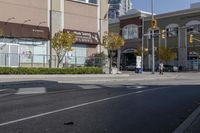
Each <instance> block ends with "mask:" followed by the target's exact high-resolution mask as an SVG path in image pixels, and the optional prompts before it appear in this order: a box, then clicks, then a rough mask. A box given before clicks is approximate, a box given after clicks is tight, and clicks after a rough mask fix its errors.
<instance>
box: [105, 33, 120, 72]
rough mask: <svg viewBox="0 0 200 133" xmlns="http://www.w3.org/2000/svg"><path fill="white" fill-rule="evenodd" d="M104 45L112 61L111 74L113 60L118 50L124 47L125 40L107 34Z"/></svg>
mask: <svg viewBox="0 0 200 133" xmlns="http://www.w3.org/2000/svg"><path fill="white" fill-rule="evenodd" d="M102 45H103V46H104V47H105V48H106V49H107V50H108V57H109V60H110V64H109V73H111V67H112V60H113V56H114V54H115V52H116V50H117V49H118V48H120V47H122V46H123V45H124V39H123V38H122V37H121V36H119V35H118V34H114V33H111V32H105V34H104V36H103V43H102Z"/></svg>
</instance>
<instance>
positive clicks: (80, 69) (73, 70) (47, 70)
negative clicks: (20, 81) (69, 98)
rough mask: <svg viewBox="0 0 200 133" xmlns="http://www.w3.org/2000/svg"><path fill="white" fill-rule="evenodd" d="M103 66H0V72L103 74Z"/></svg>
mask: <svg viewBox="0 0 200 133" xmlns="http://www.w3.org/2000/svg"><path fill="white" fill-rule="evenodd" d="M102 73H103V70H102V68H98V67H77V68H26V67H18V68H13V67H0V74H102Z"/></svg>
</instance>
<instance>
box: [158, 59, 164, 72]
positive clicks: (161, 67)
mask: <svg viewBox="0 0 200 133" xmlns="http://www.w3.org/2000/svg"><path fill="white" fill-rule="evenodd" d="M163 69H164V64H163V63H162V62H160V64H159V73H160V74H161V75H163Z"/></svg>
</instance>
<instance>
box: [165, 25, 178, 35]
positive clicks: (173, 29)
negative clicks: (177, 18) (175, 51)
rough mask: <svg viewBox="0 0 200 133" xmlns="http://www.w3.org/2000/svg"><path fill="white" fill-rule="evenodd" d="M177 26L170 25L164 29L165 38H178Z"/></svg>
mask: <svg viewBox="0 0 200 133" xmlns="http://www.w3.org/2000/svg"><path fill="white" fill-rule="evenodd" d="M178 27H179V25H178V24H170V25H168V26H167V27H166V33H167V37H177V36H178Z"/></svg>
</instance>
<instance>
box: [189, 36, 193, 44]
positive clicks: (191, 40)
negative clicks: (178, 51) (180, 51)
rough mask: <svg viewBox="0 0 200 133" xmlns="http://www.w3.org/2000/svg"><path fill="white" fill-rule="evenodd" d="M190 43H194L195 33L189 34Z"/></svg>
mask: <svg viewBox="0 0 200 133" xmlns="http://www.w3.org/2000/svg"><path fill="white" fill-rule="evenodd" d="M189 43H190V44H192V43H193V35H192V34H190V36H189Z"/></svg>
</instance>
